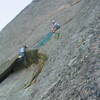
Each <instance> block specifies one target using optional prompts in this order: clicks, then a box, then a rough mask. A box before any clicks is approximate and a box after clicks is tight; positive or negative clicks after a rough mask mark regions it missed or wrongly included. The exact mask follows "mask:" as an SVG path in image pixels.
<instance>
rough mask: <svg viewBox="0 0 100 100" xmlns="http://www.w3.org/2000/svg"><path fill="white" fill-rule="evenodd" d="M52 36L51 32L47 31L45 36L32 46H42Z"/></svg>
mask: <svg viewBox="0 0 100 100" xmlns="http://www.w3.org/2000/svg"><path fill="white" fill-rule="evenodd" d="M52 36H53V33H52V32H49V33H48V34H47V35H46V36H45V37H43V38H42V39H41V40H40V41H39V42H38V43H36V44H35V45H34V46H33V48H39V47H41V46H44V45H45V44H46V43H47V42H48V41H49V40H50V39H51V37H52Z"/></svg>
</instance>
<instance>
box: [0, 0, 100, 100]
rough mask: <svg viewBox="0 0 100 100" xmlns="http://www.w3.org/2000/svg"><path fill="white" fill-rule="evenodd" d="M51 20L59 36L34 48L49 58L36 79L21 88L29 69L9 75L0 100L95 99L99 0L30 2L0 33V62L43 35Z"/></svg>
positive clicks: (99, 97) (99, 83) (99, 80)
mask: <svg viewBox="0 0 100 100" xmlns="http://www.w3.org/2000/svg"><path fill="white" fill-rule="evenodd" d="M52 19H56V20H57V21H58V23H60V24H61V25H62V27H61V29H60V30H59V31H58V32H59V33H61V36H60V38H59V39H58V40H56V39H55V38H52V40H51V41H50V42H49V43H48V44H46V45H45V46H44V47H42V48H41V49H40V51H41V52H45V53H46V54H47V55H48V57H49V58H48V61H47V62H46V64H45V66H44V68H43V70H42V72H41V73H40V74H39V76H38V77H37V80H36V81H34V82H33V84H32V85H31V86H30V87H28V88H24V85H25V84H26V83H27V82H29V81H30V80H31V79H32V74H33V72H34V71H33V66H31V67H28V68H23V69H21V70H19V71H16V72H14V73H12V74H11V75H10V76H9V77H8V78H7V79H5V80H4V81H3V82H2V83H1V84H0V100H100V0H34V1H33V2H32V3H31V4H30V5H29V6H27V7H26V8H25V9H24V10H23V11H22V12H21V13H20V14H19V15H18V16H16V18H15V19H14V20H13V21H12V22H10V23H9V24H8V25H7V26H6V27H5V28H4V29H3V30H2V31H1V33H0V64H1V65H2V63H5V62H6V61H8V60H9V59H12V58H13V57H14V56H15V55H16V54H17V53H18V49H19V47H21V46H22V45H23V44H28V46H29V47H32V46H33V44H34V43H36V42H37V40H39V39H40V38H41V37H42V36H44V35H46V34H47V33H48V32H49V31H50V25H51V24H50V23H51V22H50V21H51V20H52ZM34 67H35V68H37V65H34Z"/></svg>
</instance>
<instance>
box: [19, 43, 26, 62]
mask: <svg viewBox="0 0 100 100" xmlns="http://www.w3.org/2000/svg"><path fill="white" fill-rule="evenodd" d="M26 49H27V46H26V45H23V47H21V48H20V50H19V56H18V58H19V60H20V61H23V62H24V64H26Z"/></svg>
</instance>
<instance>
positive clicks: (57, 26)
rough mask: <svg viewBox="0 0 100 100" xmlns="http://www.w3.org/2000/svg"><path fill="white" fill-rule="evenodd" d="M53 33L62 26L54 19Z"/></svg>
mask: <svg viewBox="0 0 100 100" xmlns="http://www.w3.org/2000/svg"><path fill="white" fill-rule="evenodd" d="M52 25H53V26H52V30H51V31H52V33H55V32H56V31H57V30H58V29H59V28H60V25H59V24H58V23H56V21H55V20H52Z"/></svg>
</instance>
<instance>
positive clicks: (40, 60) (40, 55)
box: [24, 52, 48, 88]
mask: <svg viewBox="0 0 100 100" xmlns="http://www.w3.org/2000/svg"><path fill="white" fill-rule="evenodd" d="M36 56H37V58H38V60H37V61H38V62H36V64H37V65H36V66H37V70H35V72H33V75H32V79H31V80H30V82H28V83H27V84H25V86H24V88H27V87H29V86H30V85H31V84H32V83H33V82H34V81H36V78H37V77H38V75H39V74H40V72H41V71H42V69H43V66H44V64H45V62H46V61H47V59H48V57H47V55H46V54H43V53H38V52H37V55H36Z"/></svg>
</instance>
